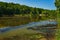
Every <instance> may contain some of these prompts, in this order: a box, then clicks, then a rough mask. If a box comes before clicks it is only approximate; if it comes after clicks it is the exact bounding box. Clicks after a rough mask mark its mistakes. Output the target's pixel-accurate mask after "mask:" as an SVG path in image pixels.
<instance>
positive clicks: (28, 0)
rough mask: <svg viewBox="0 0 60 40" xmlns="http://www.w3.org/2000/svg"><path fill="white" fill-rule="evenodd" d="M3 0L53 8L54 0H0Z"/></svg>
mask: <svg viewBox="0 0 60 40" xmlns="http://www.w3.org/2000/svg"><path fill="white" fill-rule="evenodd" d="M0 1H3V2H14V3H19V4H21V5H27V6H31V7H37V8H43V9H50V10H55V9H56V7H55V5H54V0H0Z"/></svg>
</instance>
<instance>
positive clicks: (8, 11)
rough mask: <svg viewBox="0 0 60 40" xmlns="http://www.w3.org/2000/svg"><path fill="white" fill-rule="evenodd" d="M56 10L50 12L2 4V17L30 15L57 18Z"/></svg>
mask: <svg viewBox="0 0 60 40" xmlns="http://www.w3.org/2000/svg"><path fill="white" fill-rule="evenodd" d="M55 11H56V10H48V9H43V8H36V7H29V6H25V5H20V4H16V3H7V2H0V17H3V16H14V15H25V14H27V15H28V14H29V15H32V16H35V15H37V16H39V14H44V15H45V16H46V17H50V18H51V17H56V12H55Z"/></svg>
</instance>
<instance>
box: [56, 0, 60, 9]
mask: <svg viewBox="0 0 60 40" xmlns="http://www.w3.org/2000/svg"><path fill="white" fill-rule="evenodd" d="M55 6H56V7H57V8H59V9H60V0H55Z"/></svg>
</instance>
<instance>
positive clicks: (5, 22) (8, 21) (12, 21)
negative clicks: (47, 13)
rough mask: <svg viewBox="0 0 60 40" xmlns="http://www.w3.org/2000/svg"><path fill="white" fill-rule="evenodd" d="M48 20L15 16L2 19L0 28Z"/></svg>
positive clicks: (0, 18) (0, 19)
mask: <svg viewBox="0 0 60 40" xmlns="http://www.w3.org/2000/svg"><path fill="white" fill-rule="evenodd" d="M45 19H47V18H44V19H42V18H40V17H38V18H37V17H30V16H28V17H26V16H14V17H0V27H6V26H19V25H23V24H27V23H29V22H36V21H40V20H45Z"/></svg>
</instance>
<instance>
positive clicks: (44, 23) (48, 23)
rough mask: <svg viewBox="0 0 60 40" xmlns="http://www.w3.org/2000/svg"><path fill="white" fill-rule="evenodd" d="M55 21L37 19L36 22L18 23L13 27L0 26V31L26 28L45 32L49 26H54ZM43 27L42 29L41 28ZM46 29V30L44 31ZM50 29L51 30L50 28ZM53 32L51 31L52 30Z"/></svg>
mask: <svg viewBox="0 0 60 40" xmlns="http://www.w3.org/2000/svg"><path fill="white" fill-rule="evenodd" d="M56 25H57V22H56V21H55V20H54V21H49V20H45V21H38V22H31V23H28V24H25V25H20V26H15V27H5V28H0V33H4V32H8V31H10V30H17V29H18V28H20V29H21V28H27V29H28V30H29V29H31V30H35V31H38V32H40V31H41V32H47V31H49V28H56ZM43 29H44V30H43ZM45 30H47V31H45ZM50 31H51V30H50ZM52 32H53V31H52Z"/></svg>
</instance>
